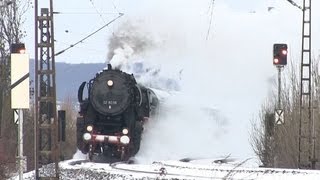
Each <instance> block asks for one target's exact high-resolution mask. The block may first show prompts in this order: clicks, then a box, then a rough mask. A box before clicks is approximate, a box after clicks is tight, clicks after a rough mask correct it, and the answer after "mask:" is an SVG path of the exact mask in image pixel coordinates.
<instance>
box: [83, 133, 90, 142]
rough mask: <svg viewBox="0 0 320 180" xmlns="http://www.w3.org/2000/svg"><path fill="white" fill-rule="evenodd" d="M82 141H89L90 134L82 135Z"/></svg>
mask: <svg viewBox="0 0 320 180" xmlns="http://www.w3.org/2000/svg"><path fill="white" fill-rule="evenodd" d="M83 139H84V140H85V141H89V140H91V134H90V133H84V134H83Z"/></svg>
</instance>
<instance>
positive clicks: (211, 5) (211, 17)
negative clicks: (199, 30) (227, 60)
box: [206, 0, 215, 40]
mask: <svg viewBox="0 0 320 180" xmlns="http://www.w3.org/2000/svg"><path fill="white" fill-rule="evenodd" d="M214 1H215V0H212V3H211V4H210V8H209V9H211V14H210V21H209V27H208V31H207V36H206V40H208V37H209V34H210V30H211V24H212V19H213V6H214Z"/></svg>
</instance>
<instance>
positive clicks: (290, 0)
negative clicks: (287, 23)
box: [287, 0, 303, 10]
mask: <svg viewBox="0 0 320 180" xmlns="http://www.w3.org/2000/svg"><path fill="white" fill-rule="evenodd" d="M287 1H288V2H289V3H290V4H292V5H293V6H295V7H297V8H299V9H301V10H303V8H302V7H301V6H299V5H298V4H297V3H295V2H294V1H293V0H287Z"/></svg>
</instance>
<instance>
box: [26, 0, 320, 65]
mask: <svg viewBox="0 0 320 180" xmlns="http://www.w3.org/2000/svg"><path fill="white" fill-rule="evenodd" d="M299 1H302V0H297V1H296V2H297V3H299ZM316 3H318V2H315V3H314V7H317V5H316ZM211 4H212V0H201V1H199V0H197V1H195V0H184V1H182V0H175V1H169V0H166V1H156V0H151V1H150V0H148V1H147V0H139V1H131V0H68V1H64V0H55V1H54V11H58V12H61V14H60V15H55V39H56V45H55V50H56V52H58V51H60V50H63V49H64V48H67V47H68V46H70V45H71V44H73V43H75V42H77V41H79V40H80V39H82V38H84V37H85V36H86V35H88V34H90V33H92V32H93V31H95V30H96V29H98V28H100V27H101V26H103V25H104V24H106V23H107V22H109V21H110V20H112V19H113V18H115V17H116V16H117V13H118V12H121V13H124V14H125V15H124V16H123V17H122V18H121V19H119V20H118V21H116V22H115V23H112V24H111V25H110V26H109V27H108V28H105V29H103V30H102V31H100V32H99V33H97V34H95V35H94V36H92V37H91V38H89V39H88V40H86V41H84V42H83V43H81V44H80V45H78V46H76V47H74V48H72V49H70V50H68V51H67V52H65V53H64V54H61V55H60V56H58V57H56V60H57V61H66V62H70V63H79V62H103V61H105V60H106V54H107V51H108V49H107V44H108V37H110V35H112V33H114V32H115V31H116V30H117V28H118V27H119V25H120V24H122V23H123V22H126V21H127V20H128V19H130V20H131V21H133V22H135V21H145V22H146V21H150V22H148V25H149V26H152V25H154V26H157V25H158V24H163V26H166V28H167V30H172V29H176V31H181V32H182V33H185V32H192V33H191V34H192V37H191V38H190V37H189V36H186V37H184V38H185V39H188V40H190V39H192V41H193V40H194V38H199V39H202V40H203V42H201V43H206V44H207V45H212V44H217V43H221V42H220V41H217V39H214V36H215V37H221V36H224V35H227V36H230V37H233V36H241V37H245V36H247V35H250V34H252V33H253V32H252V31H255V30H254V29H257V28H261V29H262V30H263V31H262V32H257V31H255V33H256V34H255V37H256V39H262V38H263V39H266V36H265V33H268V39H270V38H274V41H286V42H288V43H289V46H296V47H297V48H299V40H300V37H299V36H298V35H299V33H300V29H301V28H300V24H301V18H300V15H301V12H300V10H299V9H297V8H295V7H293V6H291V5H290V4H289V3H288V2H287V1H286V0H283V1H280V2H279V1H276V0H254V1H252V0H241V1H238V0H215V5H214V12H213V18H212V24H211V27H210V37H209V38H208V39H207V40H206V35H207V31H208V28H209V22H210V17H211V9H210V6H211ZM40 6H41V4H40ZM268 7H275V9H273V10H272V11H271V12H267V8H268ZM315 11H316V8H314V12H315ZM161 17H162V18H161ZM168 18H171V19H170V21H169V22H168ZM314 19H316V18H314ZM33 21H34V18H33V9H30V10H29V14H28V18H27V22H26V30H27V32H28V34H27V38H26V42H27V46H28V49H30V52H29V53H30V54H31V56H33V54H34V53H33V51H34V50H33V46H34V40H33V39H34V33H33V31H34V26H33V23H34V22H33ZM174 22H178V24H176V23H174ZM316 23H317V22H316V21H314V25H315V26H316V28H317V29H319V25H318V24H316ZM175 25H177V26H178V25H181V26H180V27H174V26H175ZM170 28H171V29H170ZM182 28H183V29H182ZM195 28H196V31H197V32H196V34H194V32H195V30H194V29H195ZM233 28H235V29H233ZM239 28H240V29H239ZM218 29H222V31H221V32H219V31H218ZM241 29H243V30H244V32H241ZM161 31H162V32H163V31H165V30H163V29H162V30H159V29H158V32H161ZM220 33H222V35H221V34H220ZM244 33H245V34H244ZM271 33H272V34H271ZM225 40H228V41H230V38H229V39H224V40H223V41H225ZM192 41H190V42H192ZM264 45H267V44H264ZM269 46H270V47H271V45H269ZM269 50H270V49H269ZM269 50H265V52H267V51H268V53H269V52H270V51H269Z"/></svg>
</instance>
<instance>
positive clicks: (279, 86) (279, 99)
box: [277, 66, 282, 109]
mask: <svg viewBox="0 0 320 180" xmlns="http://www.w3.org/2000/svg"><path fill="white" fill-rule="evenodd" d="M277 68H278V109H281V68H282V66H277Z"/></svg>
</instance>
